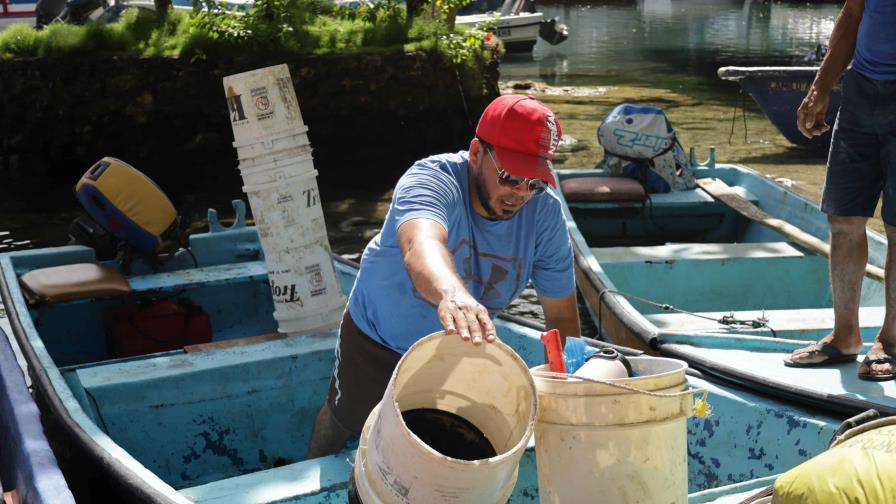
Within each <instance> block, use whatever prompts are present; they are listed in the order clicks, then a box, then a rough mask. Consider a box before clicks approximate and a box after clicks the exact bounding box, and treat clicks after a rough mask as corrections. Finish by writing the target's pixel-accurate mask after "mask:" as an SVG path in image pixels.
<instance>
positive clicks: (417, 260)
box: [404, 239, 466, 305]
mask: <svg viewBox="0 0 896 504" xmlns="http://www.w3.org/2000/svg"><path fill="white" fill-rule="evenodd" d="M404 263H405V267H406V269H407V271H408V274H409V275H410V276H411V282H413V284H414V287H415V288H416V289H417V291H418V292H419V293H420V294H421V295H422V296H423V298H424V299H426V300H427V301H429V302H430V303H432V304H435V305H437V304H439V302H441V301H442V299H444V298H446V297H450V296H451V295H453V294H454V293H456V292H458V291H461V290H463V291H466V287H465V286H464V284H463V282H462V281H461V279H460V277H459V276H458V275H457V272H456V271H455V269H454V263H453V261H452V259H451V256H450V255H449V254H448V250H446V249H445V246H444V245H442V244H441V243H439V242H438V241H436V240H427V239H423V240H415V241H414V242H413V244H412V245H411V247H409V249H408V251H407V253H406V254H405V256H404Z"/></svg>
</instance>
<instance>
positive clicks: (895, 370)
mask: <svg viewBox="0 0 896 504" xmlns="http://www.w3.org/2000/svg"><path fill="white" fill-rule="evenodd" d="M862 364H863V365H865V366H867V368H868V372H867V373H859V378H861V379H862V380H868V381H887V380H892V379H893V378H896V358H893V357H892V356H890V355H887V354H885V353H883V352H880V353H871V352H869V353H868V355H866V356H865V359H864V360H863V361H862ZM872 364H889V365H890V370H891V372H890V373H872V372H871V365H872Z"/></svg>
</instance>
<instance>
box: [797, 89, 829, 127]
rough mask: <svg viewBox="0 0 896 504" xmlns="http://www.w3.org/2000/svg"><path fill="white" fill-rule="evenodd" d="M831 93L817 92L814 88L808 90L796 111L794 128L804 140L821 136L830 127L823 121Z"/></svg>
mask: <svg viewBox="0 0 896 504" xmlns="http://www.w3.org/2000/svg"><path fill="white" fill-rule="evenodd" d="M830 100H831V93H830V92H827V93H823V92H821V91H818V90H817V89H816V88H815V86H812V87H810V88H809V92H808V93H807V94H806V97H805V98H803V102H802V103H800V108H798V109H797V111H796V127H797V128H799V130H800V133H802V134H803V135H804V136H805V137H806V138H812V137H814V136H818V135H821V134H822V133H824V132H825V131H827V130H829V129H831V127H830V126H829V125H828V124H827V123H826V122H825V121H824V119H825V115H826V114H827V112H828V103H830Z"/></svg>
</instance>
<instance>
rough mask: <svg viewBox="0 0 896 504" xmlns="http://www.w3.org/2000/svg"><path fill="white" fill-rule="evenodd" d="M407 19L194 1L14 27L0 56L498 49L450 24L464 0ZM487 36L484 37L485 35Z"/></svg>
mask: <svg viewBox="0 0 896 504" xmlns="http://www.w3.org/2000/svg"><path fill="white" fill-rule="evenodd" d="M432 1H433V2H435V4H433V5H431V6H430V5H424V6H423V8H422V9H421V11H420V15H417V16H412V17H410V18H409V17H408V16H407V12H406V9H405V6H404V4H402V3H399V2H398V1H397V0H380V1H377V2H375V3H364V4H363V5H361V6H360V7H357V8H351V7H347V6H337V5H335V4H333V3H330V2H328V1H325V0H257V1H256V2H255V3H254V4H253V5H252V6H251V7H249V8H240V7H227V6H226V5H225V4H224V3H219V2H216V1H205V0H198V1H197V2H196V3H195V6H194V8H193V10H192V11H188V10H168V11H166V12H165V13H164V14H162V13H156V12H155V11H152V10H147V9H138V8H133V9H128V10H127V11H125V13H124V14H123V15H122V17H121V19H119V20H118V21H116V22H114V23H104V22H100V21H91V22H89V23H87V24H84V25H66V24H52V25H50V26H48V27H45V28H43V29H41V30H36V29H34V28H31V27H28V26H26V25H13V26H11V27H9V28H7V29H6V30H4V31H2V32H0V58H27V57H58V56H64V55H72V54H132V55H139V56H168V57H183V58H194V57H215V56H216V55H224V54H227V55H233V54H250V53H253V52H255V51H268V52H274V53H294V54H328V53H370V52H398V51H403V52H408V51H415V50H430V51H438V52H440V53H442V54H444V55H445V56H446V57H448V58H449V59H451V60H452V61H454V62H456V63H461V62H468V63H470V62H472V61H473V60H476V59H478V58H481V57H488V56H489V55H491V54H493V53H494V51H497V50H499V48H498V47H497V46H496V45H495V43H493V42H491V37H490V36H489V35H487V34H486V31H484V30H483V29H473V30H466V31H459V30H456V29H454V27H453V17H454V12H455V11H456V8H457V7H458V6H459V5H462V4H464V3H466V2H468V1H469V0H432ZM487 39H488V40H487Z"/></svg>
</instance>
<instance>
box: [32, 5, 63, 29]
mask: <svg viewBox="0 0 896 504" xmlns="http://www.w3.org/2000/svg"><path fill="white" fill-rule="evenodd" d="M65 3H66V0H37V5H36V6H35V8H34V13H35V17H36V19H35V25H36V26H37V27H38V28H41V27H44V26H47V25H48V24H50V23H52V22H53V20H54V19H56V18H57V17H58V16H59V14H61V13H62V10H63V9H65Z"/></svg>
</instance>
